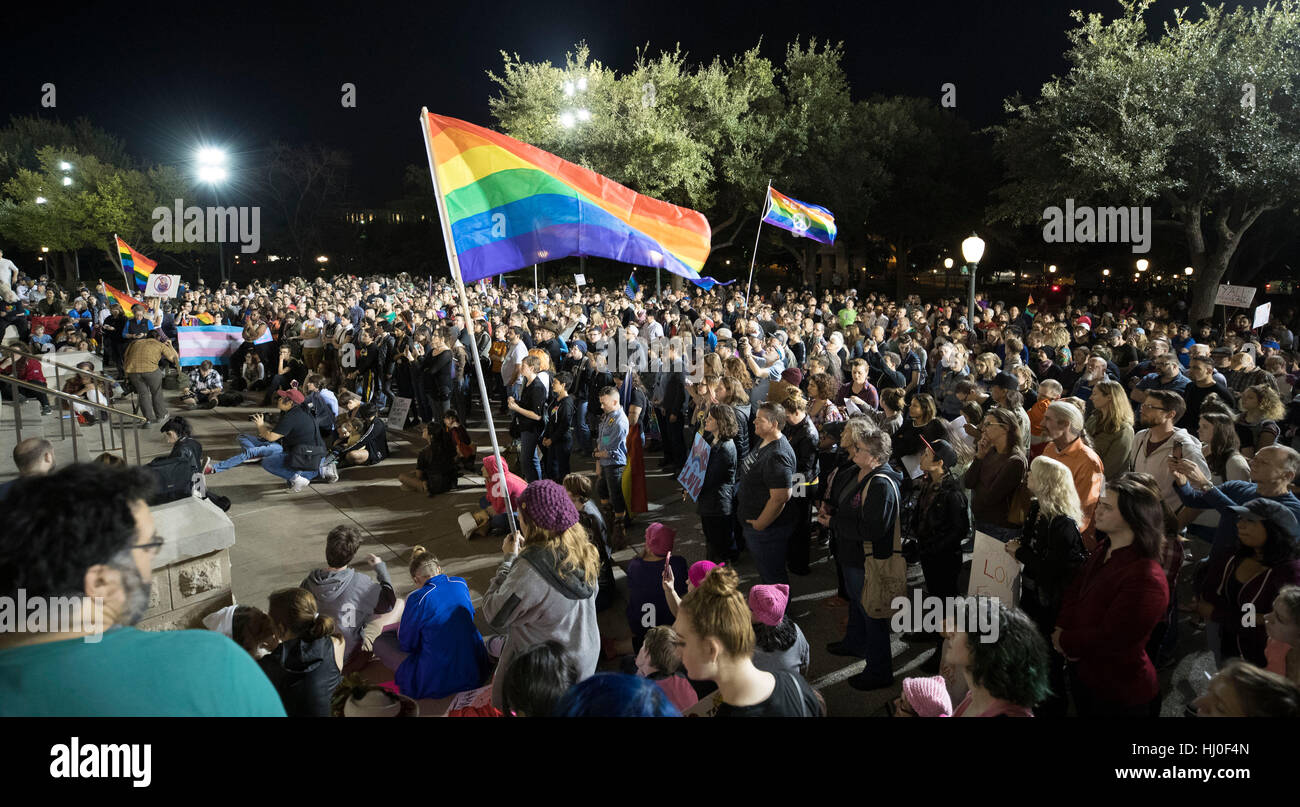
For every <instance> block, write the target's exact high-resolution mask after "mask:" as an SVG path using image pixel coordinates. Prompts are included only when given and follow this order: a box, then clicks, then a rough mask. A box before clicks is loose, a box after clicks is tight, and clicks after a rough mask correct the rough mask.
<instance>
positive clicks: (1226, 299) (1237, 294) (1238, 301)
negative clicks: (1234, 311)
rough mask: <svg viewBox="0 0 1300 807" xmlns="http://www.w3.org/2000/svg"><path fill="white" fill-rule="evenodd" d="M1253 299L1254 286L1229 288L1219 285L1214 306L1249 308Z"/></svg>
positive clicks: (1222, 284)
mask: <svg viewBox="0 0 1300 807" xmlns="http://www.w3.org/2000/svg"><path fill="white" fill-rule="evenodd" d="M1254 299H1255V287H1254V286H1229V285H1228V284H1226V283H1220V284H1219V293H1218V294H1217V295H1216V296H1215V298H1214V304H1215V305H1229V306H1232V307H1234V308H1249V307H1250V301H1251V300H1254Z"/></svg>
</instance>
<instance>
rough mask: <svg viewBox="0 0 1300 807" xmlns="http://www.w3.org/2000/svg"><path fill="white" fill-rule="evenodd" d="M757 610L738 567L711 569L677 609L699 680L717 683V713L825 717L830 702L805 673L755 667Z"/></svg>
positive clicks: (685, 653) (688, 659)
mask: <svg viewBox="0 0 1300 807" xmlns="http://www.w3.org/2000/svg"><path fill="white" fill-rule="evenodd" d="M753 620H754V615H753V614H752V613H751V612H750V610H749V605H748V603H746V601H745V595H744V594H742V593H741V592H740V578H739V577H738V576H737V575H736V572H735V570H734V569H732V568H731V567H729V566H721V567H718V568H716V569H714V570H713V571H711V572H710V573H709V574H708V576H707V577H705V578H704V580H703V581H701V582H700V586H699V588H697V589H693V590H692V591H690V592H688V593H687V595H686V596H685V598H683V599H682V602H681V605H679V606H678V608H677V622H676V623H675V624H674V625H673V630H674V631H676V632H677V634H678V636H680V637H681V642H682V644H681V648H682V663H683V665H684V666H685V667H686V674H687V675H688V676H689V677H690V678H691V679H692V680H696V681H713V682H714V683H716V684H717V685H718V701H719V702H718V710H717V713H716V716H717V717H820V716H821V715H823V714H825V712H826V707H825V703H824V702H823V701H822V699H821V696H820V695H818V694H817V692H816V690H814V689H813V688H812V687H811V686H809V685H808V682H807V681H805V680H804V679H803V677H802V676H800V675H796V674H794V673H790V672H777V673H770V672H763V671H762V670H760V669H758V668H757V667H755V666H754V645H755V637H754V624H753Z"/></svg>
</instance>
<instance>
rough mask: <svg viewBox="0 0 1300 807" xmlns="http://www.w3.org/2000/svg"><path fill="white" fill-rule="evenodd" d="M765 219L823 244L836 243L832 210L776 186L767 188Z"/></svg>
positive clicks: (769, 222) (764, 209) (764, 208)
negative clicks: (786, 193) (801, 199)
mask: <svg viewBox="0 0 1300 807" xmlns="http://www.w3.org/2000/svg"><path fill="white" fill-rule="evenodd" d="M763 221H765V222H767V223H768V224H774V225H776V226H777V227H780V228H781V229H783V230H789V231H790V232H792V233H794V234H795V235H802V236H803V237H805V238H811V239H812V240H814V241H820V242H821V243H823V244H834V243H835V232H836V230H835V217H834V216H832V215H831V211H829V210H827V209H826V208H824V207H819V206H818V205H810V204H808V203H807V202H801V201H799V200H798V199H794V198H792V197H789V196H786V195H785V194H784V193H781V192H780V191H778V190H776V189H775V188H771V187H769V188H768V189H767V202H766V204H765V205H764V207H763Z"/></svg>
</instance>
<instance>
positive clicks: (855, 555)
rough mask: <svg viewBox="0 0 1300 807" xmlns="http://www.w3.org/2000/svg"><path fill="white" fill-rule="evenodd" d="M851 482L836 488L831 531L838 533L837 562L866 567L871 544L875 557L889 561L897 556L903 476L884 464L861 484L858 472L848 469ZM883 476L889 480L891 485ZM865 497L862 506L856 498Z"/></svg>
mask: <svg viewBox="0 0 1300 807" xmlns="http://www.w3.org/2000/svg"><path fill="white" fill-rule="evenodd" d="M845 473H847V475H848V480H849V481H847V483H846V484H844V485H843V486H840V485H836V486H835V487H836V488H837V489H838V490H837V491H836V501H835V502H834V513H833V515H832V516H831V529H832V530H833V531H834V532H835V559H836V560H838V561H839V563H840V565H842V566H849V567H853V568H856V569H861V568H863V567H864V566H865V565H866V562H867V561H866V546H865V545H866V544H867V543H868V542H870V543H871V550H872V557H875V558H881V559H887V558H888V557H889V556H890V555H892V554H893V553H894V522H895V520H897V518H898V515H899V510H900V507H899V496H898V493H897V492H896V491H897V490H898V486H899V485H901V483H902V481H903V475H902V474H900V473H899V472H898V471H895V470H894V469H893V468H891V467H890V466H889V465H881V466H879V467H877V468H876V469H875V470H873V471H872V472H871V473H870V474H868V475H867V478H866V479H865V480H862V481H861V482H859V481H858V478H857V471H856V470H854V469H853V468H848V469H845V470H842V471H841V474H845ZM881 477H889V478H890V479H892V480H893V482H894V484H893V485H891V484H889V482H888V481H887V480H885V479H882V478H881ZM858 493H862V494H863V500H862V501H861V502H860V504H859V506H857V507H855V506H854V505H853V497H854V496H855V495H857V494H858Z"/></svg>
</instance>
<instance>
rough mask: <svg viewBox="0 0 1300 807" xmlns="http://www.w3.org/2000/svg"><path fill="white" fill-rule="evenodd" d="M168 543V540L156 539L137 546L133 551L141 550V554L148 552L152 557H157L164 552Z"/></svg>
mask: <svg viewBox="0 0 1300 807" xmlns="http://www.w3.org/2000/svg"><path fill="white" fill-rule="evenodd" d="M165 543H167V539H166V538H162V537H156V538H155V539H154V540H152V541H150V542H149V543H147V544H136V545H135V546H133V547H131V548H132V549H139V550H140V551H141V552H148V553H149V554H150V555H157V554H158V553H159V552H160V551H162V548H163V544H165Z"/></svg>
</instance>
